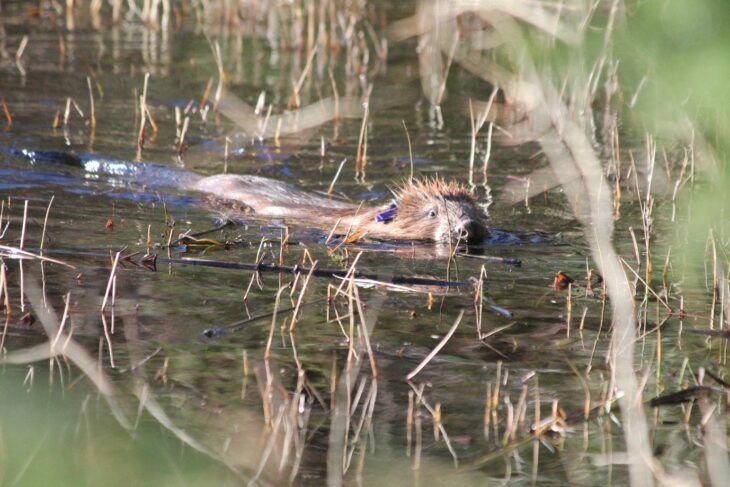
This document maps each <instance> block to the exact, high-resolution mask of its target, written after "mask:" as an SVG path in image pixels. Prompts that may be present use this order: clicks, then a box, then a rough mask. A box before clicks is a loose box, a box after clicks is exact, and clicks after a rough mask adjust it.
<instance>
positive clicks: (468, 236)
mask: <svg viewBox="0 0 730 487" xmlns="http://www.w3.org/2000/svg"><path fill="white" fill-rule="evenodd" d="M454 234H455V236H456V238H457V239H459V240H463V241H466V242H479V241H481V240H484V238H485V237H486V236H487V231H486V228H484V225H482V224H481V223H479V222H477V221H474V220H464V221H462V222H460V223H459V224H458V225H456V227H455V228H454Z"/></svg>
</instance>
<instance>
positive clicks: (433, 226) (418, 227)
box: [188, 174, 489, 243]
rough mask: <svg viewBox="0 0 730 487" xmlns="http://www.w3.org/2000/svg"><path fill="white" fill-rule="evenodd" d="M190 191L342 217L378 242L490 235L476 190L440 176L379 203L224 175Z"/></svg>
mask: <svg viewBox="0 0 730 487" xmlns="http://www.w3.org/2000/svg"><path fill="white" fill-rule="evenodd" d="M188 189H193V190H195V191H201V192H205V193H211V194H213V195H215V196H217V197H222V198H224V199H229V200H235V201H240V202H242V203H244V204H245V205H246V206H247V207H250V209H251V210H252V211H253V212H254V213H255V214H257V215H261V216H270V217H280V218H291V219H296V220H302V221H307V222H311V223H314V224H316V225H319V226H322V227H328V228H332V227H333V226H334V225H335V224H336V222H337V220H338V219H339V220H340V225H342V226H343V227H345V228H349V229H351V230H350V234H353V235H364V236H367V237H369V238H373V239H377V240H421V241H432V242H449V241H451V242H462V243H478V242H481V241H483V240H484V239H485V238H486V237H487V236H488V235H489V230H488V227H487V221H488V216H487V213H486V212H485V211H484V210H482V209H481V208H480V207H479V206H477V204H476V202H475V201H474V198H473V197H472V195H471V193H469V191H468V190H467V189H466V188H464V187H463V186H461V185H459V184H457V183H455V182H447V181H445V180H444V179H442V178H439V177H436V178H432V179H421V180H416V181H406V182H405V183H403V184H401V185H400V186H398V187H396V188H395V190H394V191H393V194H394V196H395V198H394V199H393V201H392V202H390V203H388V204H385V205H381V206H376V207H362V206H361V205H355V204H352V203H348V202H344V201H338V200H333V199H328V198H324V197H321V196H317V195H314V194H312V193H308V192H306V191H303V190H301V189H299V188H296V187H295V186H292V185H290V184H286V183H283V182H281V181H276V180H273V179H268V178H263V177H259V176H244V175H233V174H219V175H216V176H209V177H204V178H202V179H199V180H197V181H194V182H192V183H191V184H188ZM340 228H342V227H340Z"/></svg>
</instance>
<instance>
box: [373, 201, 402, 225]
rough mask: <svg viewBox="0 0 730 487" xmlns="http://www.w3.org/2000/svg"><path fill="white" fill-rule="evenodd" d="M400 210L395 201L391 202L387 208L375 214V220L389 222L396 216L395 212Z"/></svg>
mask: <svg viewBox="0 0 730 487" xmlns="http://www.w3.org/2000/svg"><path fill="white" fill-rule="evenodd" d="M397 212H398V207H397V206H396V205H395V203H393V204H391V205H390V207H388V209H387V210H385V211H381V212H380V213H378V214H377V215H375V221H376V222H383V223H388V222H390V221H392V220H393V218H395V214H396V213H397Z"/></svg>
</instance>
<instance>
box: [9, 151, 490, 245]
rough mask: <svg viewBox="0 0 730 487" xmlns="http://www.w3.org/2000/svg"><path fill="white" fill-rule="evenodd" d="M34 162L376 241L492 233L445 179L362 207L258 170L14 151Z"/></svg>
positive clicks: (462, 238) (465, 194)
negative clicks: (199, 195)
mask: <svg viewBox="0 0 730 487" xmlns="http://www.w3.org/2000/svg"><path fill="white" fill-rule="evenodd" d="M11 153H12V154H14V155H20V156H23V157H25V158H27V159H30V160H31V161H32V162H34V163H39V162H55V163H62V164H66V165H76V166H82V167H83V168H84V169H85V171H86V172H87V173H96V174H108V175H112V176H117V177H123V178H125V179H131V180H133V181H135V182H136V183H139V184H145V185H153V186H157V187H159V186H165V187H176V188H180V189H184V190H193V191H199V192H203V193H208V194H210V195H213V196H214V197H215V198H216V199H220V200H228V201H233V202H237V203H240V204H241V205H243V206H244V208H245V209H246V210H247V212H248V213H253V214H255V215H257V216H263V217H276V218H284V219H291V220H299V221H303V222H308V223H312V224H315V225H317V226H319V227H321V228H324V229H327V230H329V229H332V228H333V227H334V226H335V224H337V223H338V221H339V226H338V231H340V232H342V231H347V232H348V234H350V235H357V236H358V237H363V236H367V237H369V238H373V239H378V240H419V241H431V242H461V243H479V242H482V241H483V240H484V239H485V238H486V237H488V236H489V228H488V216H487V213H486V212H485V211H484V210H482V208H480V207H479V205H478V204H477V203H476V201H475V200H474V198H473V197H472V195H471V193H470V192H469V191H468V190H467V189H466V188H464V187H463V186H461V185H460V184H457V183H455V182H447V181H445V180H444V179H442V178H438V177H436V178H431V179H420V180H416V181H406V182H404V183H402V184H401V185H399V186H397V187H396V188H395V189H394V191H393V196H394V198H393V199H392V201H390V202H387V203H385V204H382V205H378V206H374V207H371V206H365V205H362V204H360V205H357V204H353V203H350V202H346V201H342V200H338V199H333V198H328V197H324V196H319V195H317V194H314V193H311V192H307V191H304V190H302V189H299V188H297V187H296V186H293V185H291V184H287V183H284V182H281V181H277V180H274V179H269V178H264V177H260V176H248V175H235V174H218V175H215V176H203V175H201V174H197V173H194V172H190V171H184V170H180V169H175V168H172V167H169V166H165V165H161V164H153V163H132V162H127V161H120V160H116V159H109V158H104V157H100V156H96V155H89V154H83V155H76V154H73V153H66V152H59V151H30V150H27V149H12V150H11Z"/></svg>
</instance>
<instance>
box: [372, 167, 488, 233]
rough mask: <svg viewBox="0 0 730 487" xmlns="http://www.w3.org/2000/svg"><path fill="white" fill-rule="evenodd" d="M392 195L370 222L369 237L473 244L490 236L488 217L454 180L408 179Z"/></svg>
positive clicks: (467, 192)
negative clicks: (373, 220)
mask: <svg viewBox="0 0 730 487" xmlns="http://www.w3.org/2000/svg"><path fill="white" fill-rule="evenodd" d="M394 194H395V201H394V203H393V205H392V206H391V207H390V208H388V209H387V210H385V211H382V212H381V213H379V214H378V217H377V220H378V223H376V224H375V225H373V224H371V225H369V227H370V228H369V230H370V231H369V233H370V235H371V236H375V237H377V235H378V234H380V235H382V236H383V237H386V238H397V239H410V240H431V241H435V242H448V241H453V242H456V241H461V242H470V243H475V242H481V241H482V240H484V238H486V237H487V236H488V235H489V230H488V229H487V221H488V219H489V217H488V216H487V214H486V213H485V212H484V211H483V210H482V209H481V208H480V207H479V206H477V204H476V202H475V201H474V198H473V197H472V195H471V193H469V191H468V190H467V189H466V188H464V187H463V186H461V185H459V184H457V183H454V182H446V181H444V180H443V179H441V178H434V179H423V180H418V181H409V182H406V183H404V184H403V185H401V186H399V187H397V188H396V189H395V191H394ZM376 226H377V227H379V228H374V227H376Z"/></svg>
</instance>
